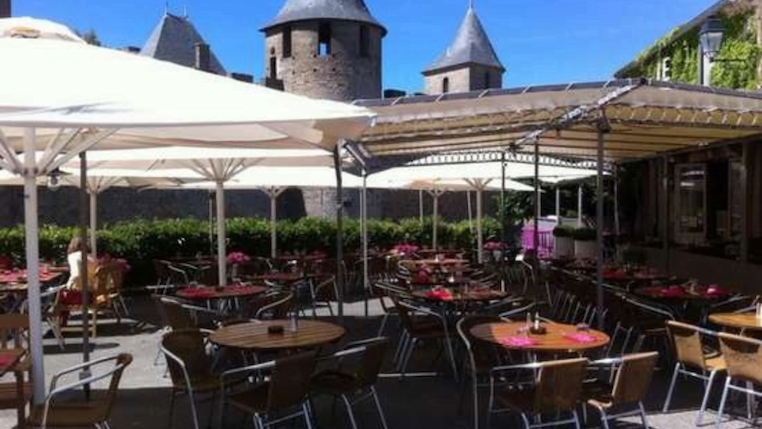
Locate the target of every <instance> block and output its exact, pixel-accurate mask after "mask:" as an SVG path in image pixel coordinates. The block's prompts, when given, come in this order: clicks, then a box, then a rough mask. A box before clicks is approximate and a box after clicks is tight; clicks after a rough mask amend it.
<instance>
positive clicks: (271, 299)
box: [254, 292, 294, 320]
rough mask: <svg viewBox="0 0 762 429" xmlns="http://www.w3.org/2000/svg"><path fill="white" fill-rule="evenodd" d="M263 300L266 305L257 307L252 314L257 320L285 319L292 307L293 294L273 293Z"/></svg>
mask: <svg viewBox="0 0 762 429" xmlns="http://www.w3.org/2000/svg"><path fill="white" fill-rule="evenodd" d="M264 299H265V301H266V304H264V305H262V306H261V307H259V308H258V309H257V310H256V313H255V314H254V318H255V319H257V320H265V319H273V320H274V319H286V318H288V314H289V313H290V312H291V311H292V309H293V307H294V303H293V299H294V294H292V293H291V292H273V293H270V294H268V295H267V296H265V297H264Z"/></svg>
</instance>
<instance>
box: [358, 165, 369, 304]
mask: <svg viewBox="0 0 762 429" xmlns="http://www.w3.org/2000/svg"><path fill="white" fill-rule="evenodd" d="M360 200H361V204H360V226H361V228H360V229H361V231H360V232H361V233H362V280H363V292H364V293H365V317H368V313H369V309H368V299H369V297H370V276H369V273H368V172H367V171H366V170H365V168H363V169H362V190H361V192H360Z"/></svg>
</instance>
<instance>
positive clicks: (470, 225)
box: [466, 191, 474, 237]
mask: <svg viewBox="0 0 762 429" xmlns="http://www.w3.org/2000/svg"><path fill="white" fill-rule="evenodd" d="M466 206H467V207H468V231H469V232H471V236H472V237H473V234H474V217H473V216H472V214H471V213H472V211H471V191H466Z"/></svg>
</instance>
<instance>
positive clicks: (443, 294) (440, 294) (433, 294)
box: [426, 289, 453, 301]
mask: <svg viewBox="0 0 762 429" xmlns="http://www.w3.org/2000/svg"><path fill="white" fill-rule="evenodd" d="M426 296H428V297H429V298H433V299H441V300H442V301H452V298H453V297H452V292H450V291H449V290H447V289H440V290H432V291H429V292H428V293H427V294H426Z"/></svg>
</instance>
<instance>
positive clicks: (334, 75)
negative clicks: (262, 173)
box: [262, 0, 386, 217]
mask: <svg viewBox="0 0 762 429" xmlns="http://www.w3.org/2000/svg"><path fill="white" fill-rule="evenodd" d="M262 32H264V33H265V78H264V79H263V80H264V82H265V84H266V85H267V86H268V87H270V88H274V89H279V90H282V91H286V92H291V93H294V94H299V95H305V96H308V97H313V98H322V99H329V100H337V101H345V102H350V101H353V100H358V99H375V98H381V92H382V87H381V61H382V41H383V38H384V36H386V28H384V26H383V25H381V23H379V22H378V21H377V20H376V19H375V18H374V17H373V15H372V14H371V13H370V10H369V9H368V7H367V6H366V5H365V2H364V1H363V0H287V1H286V3H285V5H284V6H283V7H282V8H281V10H280V12H279V13H278V16H276V17H275V19H273V20H272V21H270V22H269V23H268V24H267V25H265V26H264V28H262ZM345 195H346V196H347V197H348V198H349V199H350V200H351V201H353V202H354V203H353V204H352V208H351V209H350V210H349V213H350V214H356V212H357V210H358V205H357V204H356V202H357V201H358V196H357V193H356V192H346V191H345ZM302 196H303V198H304V209H305V211H306V212H307V214H308V215H309V216H325V217H333V216H335V214H336V211H335V200H336V192H335V190H333V189H323V190H303V191H302ZM370 209H371V210H372V208H370Z"/></svg>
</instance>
